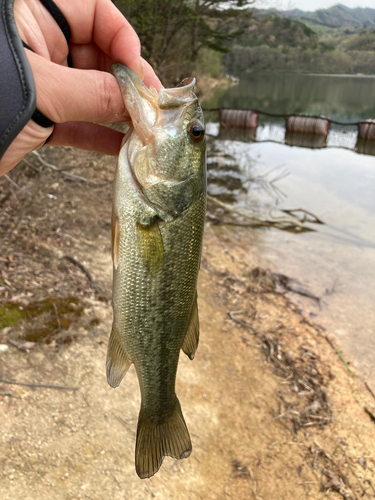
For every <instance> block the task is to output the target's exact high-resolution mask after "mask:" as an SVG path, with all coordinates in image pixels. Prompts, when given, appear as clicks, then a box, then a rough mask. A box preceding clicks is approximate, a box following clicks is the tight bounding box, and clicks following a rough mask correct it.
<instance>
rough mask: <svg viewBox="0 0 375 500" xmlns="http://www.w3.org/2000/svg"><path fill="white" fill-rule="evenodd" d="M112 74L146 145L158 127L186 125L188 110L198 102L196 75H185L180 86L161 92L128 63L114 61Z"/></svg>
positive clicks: (138, 133) (134, 124)
mask: <svg viewBox="0 0 375 500" xmlns="http://www.w3.org/2000/svg"><path fill="white" fill-rule="evenodd" d="M111 73H112V75H114V76H115V78H116V80H117V82H118V84H119V86H120V90H121V94H122V97H123V100H124V103H125V107H126V109H127V110H128V112H129V115H130V118H131V120H132V122H133V126H134V128H135V130H136V132H137V135H138V136H139V138H140V139H141V140H142V142H143V144H148V143H150V142H152V141H153V140H154V136H155V133H154V128H155V127H170V126H172V125H173V126H174V127H182V125H183V121H184V116H185V111H186V110H187V108H188V107H190V106H191V105H192V104H195V103H196V102H197V101H198V98H197V97H196V95H195V94H194V92H193V88H194V85H195V83H196V80H195V78H185V80H183V81H182V82H181V83H180V85H178V86H177V87H174V88H170V89H164V88H163V89H161V90H160V91H159V92H157V91H156V90H155V89H154V88H153V87H150V88H147V87H146V85H145V84H144V83H143V82H142V80H141V79H140V78H139V77H138V76H137V75H136V74H135V73H134V72H133V71H132V70H131V69H129V68H128V67H127V66H124V65H123V64H120V63H114V64H112V66H111Z"/></svg>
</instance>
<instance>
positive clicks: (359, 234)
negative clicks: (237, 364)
mask: <svg viewBox="0 0 375 500" xmlns="http://www.w3.org/2000/svg"><path fill="white" fill-rule="evenodd" d="M208 131H209V132H210V133H212V134H213V135H216V137H211V138H210V140H209V170H208V172H209V176H208V180H209V186H208V189H209V193H210V194H211V195H212V196H216V197H218V199H219V200H220V201H224V202H225V203H230V204H232V206H235V207H236V208H238V207H240V209H241V208H245V209H246V210H247V211H248V212H253V213H254V214H256V215H257V216H260V217H269V216H270V215H271V216H272V217H275V218H277V217H282V216H283V215H285V211H288V210H290V209H297V208H301V209H304V210H307V211H309V212H312V213H313V214H316V215H317V216H318V217H319V218H320V219H321V220H322V221H324V225H322V224H319V225H317V224H316V223H315V224H314V223H307V226H308V227H311V228H312V229H314V230H315V231H314V232H305V233H303V234H298V235H293V234H290V232H286V231H276V230H268V231H264V230H261V231H258V233H257V235H258V237H257V238H254V236H252V231H251V230H249V229H248V230H247V231H248V232H246V227H249V226H251V227H254V224H248V222H247V221H246V219H244V218H241V216H238V215H236V214H233V213H232V214H230V213H229V214H228V213H226V212H225V210H223V208H220V207H219V208H218V207H217V206H215V205H214V204H212V203H209V207H208V209H209V217H210V219H211V221H212V222H213V223H215V222H216V221H217V220H219V221H224V222H225V223H226V225H225V226H221V225H219V226H218V230H219V229H220V228H221V227H225V228H226V231H227V234H228V235H229V234H231V235H232V236H231V238H232V239H233V241H235V242H236V245H242V246H243V247H244V255H246V253H250V254H251V255H252V259H254V258H256V259H258V263H259V265H261V266H263V267H266V268H267V267H270V268H271V270H272V271H275V272H281V273H283V274H285V275H287V276H290V277H292V278H296V279H298V280H299V281H300V282H303V283H304V285H305V286H306V288H307V289H308V290H309V291H310V292H312V293H313V294H314V295H316V296H318V297H320V298H321V300H320V308H319V307H318V306H317V305H316V304H314V303H313V302H312V301H311V300H310V301H309V300H308V299H303V298H302V297H298V298H296V297H293V300H296V301H297V302H298V303H299V305H300V306H301V307H302V308H303V309H304V311H305V313H306V314H308V315H310V316H311V317H312V318H313V319H315V320H317V321H318V323H319V324H322V325H323V326H325V327H326V328H328V329H329V331H330V333H332V334H334V335H336V336H337V337H338V338H339V341H340V343H341V345H342V347H343V349H344V351H346V355H347V356H348V358H349V359H351V360H352V361H353V362H355V363H356V365H357V367H359V370H360V371H362V373H364V374H365V376H366V377H367V378H368V380H369V381H372V383H373V385H374V387H375V375H374V372H373V369H372V368H373V365H374V363H375V336H374V335H373V332H374V328H375V310H374V307H373V304H374V301H375V290H374V287H373V283H374V280H375V198H374V196H373V192H374V186H375V161H374V159H373V157H371V156H367V157H366V156H360V155H357V154H356V153H354V152H353V151H347V150H345V149H337V148H333V147H329V146H330V145H332V144H334V143H335V142H336V144H337V143H338V141H339V140H342V134H339V133H337V131H336V130H335V129H333V130H331V132H330V134H331V135H329V136H328V140H327V146H328V147H325V148H323V149H313V150H310V149H306V148H301V147H287V146H285V145H283V144H277V143H275V142H265V143H263V142H258V138H259V137H262V136H263V137H264V138H266V137H267V138H270V136H271V137H272V135H273V137H274V138H277V137H278V135H279V136H280V135H283V134H285V129H284V127H283V123H267V124H266V125H264V126H262V125H261V126H260V127H259V128H258V130H257V142H247V143H245V142H243V141H234V140H222V139H221V134H220V133H219V125H218V124H209V125H208ZM348 139H349V141H350V142H351V146H352V147H354V146H355V143H356V132H354V131H348V133H347V134H346V138H345V140H346V141H348ZM346 143H347V142H346ZM288 172H289V175H287V173H288ZM215 219H216V220H215ZM239 226H245V227H239ZM258 227H262V224H259V225H258ZM263 227H264V226H263ZM283 229H285V228H283ZM228 237H229V236H228ZM327 290H334V292H332V293H331V292H330V293H329V294H328V293H326V291H327Z"/></svg>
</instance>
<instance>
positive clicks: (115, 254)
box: [111, 216, 120, 269]
mask: <svg viewBox="0 0 375 500" xmlns="http://www.w3.org/2000/svg"><path fill="white" fill-rule="evenodd" d="M111 226H112V260H113V265H114V266H115V269H117V268H118V264H119V261H120V223H119V220H118V217H116V216H113V217H112V222H111Z"/></svg>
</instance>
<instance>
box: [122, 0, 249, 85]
mask: <svg viewBox="0 0 375 500" xmlns="http://www.w3.org/2000/svg"><path fill="white" fill-rule="evenodd" d="M113 2H114V4H115V5H116V6H117V7H118V8H119V9H120V10H121V12H122V13H123V14H124V15H125V17H126V18H127V19H128V20H129V22H130V23H131V24H132V26H133V27H134V29H135V30H136V32H137V33H138V36H139V38H140V40H141V44H142V55H143V57H144V58H145V59H147V60H148V61H149V62H150V63H151V64H152V66H153V67H154V68H155V71H156V72H157V74H158V75H159V77H161V78H162V80H163V82H164V83H165V84H174V83H176V82H177V81H178V80H179V79H180V78H181V77H182V76H186V74H187V73H189V72H190V71H193V70H194V69H195V66H196V64H197V61H198V59H199V56H200V54H201V53H202V51H204V50H206V51H207V50H209V51H213V52H219V53H225V52H228V51H229V50H230V49H229V47H228V43H229V42H230V41H231V40H233V39H234V38H235V37H236V36H237V35H238V34H239V30H236V29H235V28H233V26H234V25H235V20H236V19H238V18H239V17H241V18H242V19H243V18H245V17H249V16H251V11H250V10H249V7H250V6H251V5H252V4H253V3H254V0H229V1H222V0H113Z"/></svg>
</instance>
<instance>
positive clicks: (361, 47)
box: [113, 0, 375, 85]
mask: <svg viewBox="0 0 375 500" xmlns="http://www.w3.org/2000/svg"><path fill="white" fill-rule="evenodd" d="M113 1H114V3H115V4H116V5H117V6H118V7H119V8H120V10H121V11H122V12H123V13H124V14H125V16H126V17H127V19H128V20H129V21H130V23H131V24H132V25H133V26H134V28H135V30H136V31H137V33H138V35H139V37H140V39H141V43H142V55H143V57H145V58H146V59H147V60H148V61H149V62H150V63H151V64H152V65H153V67H154V68H155V70H156V72H157V73H158V75H159V76H160V78H161V79H162V81H163V82H164V84H166V85H173V84H175V83H177V82H178V81H180V80H181V78H182V77H185V76H186V75H188V74H195V75H198V76H202V75H203V74H204V75H210V77H213V78H215V79H219V78H223V76H224V75H225V73H229V74H231V75H235V76H237V75H239V74H240V73H242V72H244V71H260V70H261V71H295V72H313V73H341V74H343V73H350V74H352V73H354V74H355V73H364V74H375V9H360V8H358V9H348V8H347V7H343V6H342V5H337V6H335V7H332V8H330V9H326V10H318V11H316V12H303V11H300V10H292V11H284V12H279V11H276V10H259V9H255V8H254V5H256V3H255V4H254V2H253V0H194V1H191V0H113Z"/></svg>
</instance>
